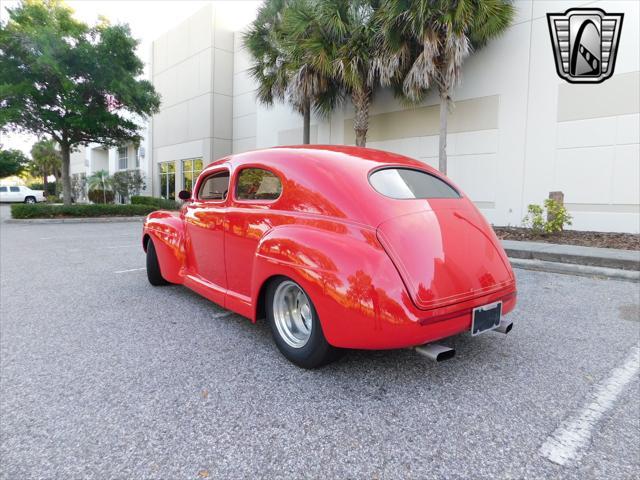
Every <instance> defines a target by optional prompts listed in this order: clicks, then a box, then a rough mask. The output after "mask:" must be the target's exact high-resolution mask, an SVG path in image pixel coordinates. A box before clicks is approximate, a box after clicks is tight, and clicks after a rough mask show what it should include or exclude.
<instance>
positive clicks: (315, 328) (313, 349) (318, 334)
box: [265, 277, 336, 368]
mask: <svg viewBox="0 0 640 480" xmlns="http://www.w3.org/2000/svg"><path fill="white" fill-rule="evenodd" d="M284 281H292V282H293V281H294V280H292V279H290V278H287V277H276V278H274V279H272V280H271V282H270V283H269V285H268V286H267V291H266V295H265V301H266V305H265V311H266V314H267V319H268V321H269V325H270V326H271V332H272V334H273V339H274V341H275V343H276V346H277V347H278V350H280V352H281V353H282V354H283V355H284V356H285V357H286V358H287V359H288V360H289V361H291V362H292V363H294V364H296V365H298V366H299V367H302V368H316V367H319V366H322V365H325V364H326V363H329V362H330V361H332V360H333V359H334V358H335V356H336V355H335V353H336V352H335V350H336V349H335V348H334V347H332V346H331V345H329V343H328V342H327V340H326V338H325V336H324V333H323V331H322V325H321V324H320V317H319V316H318V312H317V311H316V307H315V305H314V304H313V300H312V299H311V297H310V296H309V294H308V293H307V292H306V291H305V290H304V288H302V286H300V285H299V284H298V283H297V282H296V285H298V287H300V289H302V291H303V292H304V294H305V295H306V296H307V298H308V299H309V305H310V307H311V312H312V314H313V323H312V326H311V336H310V337H309V340H308V341H307V343H306V344H305V345H304V346H303V347H301V348H294V347H292V346H290V345H288V344H287V342H285V341H284V339H283V338H282V337H281V336H280V332H279V331H278V328H277V327H276V323H275V318H274V315H273V298H274V295H275V292H276V289H277V288H278V286H279V285H280V284H281V283H282V282H284Z"/></svg>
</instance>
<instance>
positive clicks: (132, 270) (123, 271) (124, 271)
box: [113, 267, 147, 273]
mask: <svg viewBox="0 0 640 480" xmlns="http://www.w3.org/2000/svg"><path fill="white" fill-rule="evenodd" d="M146 269H147V268H146V267H142V268H130V269H129V270H118V271H116V272H113V273H129V272H139V271H140V270H146Z"/></svg>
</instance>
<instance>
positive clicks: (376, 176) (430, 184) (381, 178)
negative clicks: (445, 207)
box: [369, 168, 460, 200]
mask: <svg viewBox="0 0 640 480" xmlns="http://www.w3.org/2000/svg"><path fill="white" fill-rule="evenodd" d="M369 182H370V183H371V186H372V187H373V188H375V190H376V191H377V192H378V193H381V194H382V195H384V196H386V197H390V198H396V199H400V200H405V199H415V198H460V194H459V193H458V192H457V191H456V190H454V188H453V187H451V186H450V185H449V184H448V183H446V182H444V181H442V180H440V179H439V178H437V177H435V176H433V175H431V174H429V173H427V172H423V171H421V170H414V169H412V168H383V169H382V170H377V171H375V172H373V173H372V174H371V175H369Z"/></svg>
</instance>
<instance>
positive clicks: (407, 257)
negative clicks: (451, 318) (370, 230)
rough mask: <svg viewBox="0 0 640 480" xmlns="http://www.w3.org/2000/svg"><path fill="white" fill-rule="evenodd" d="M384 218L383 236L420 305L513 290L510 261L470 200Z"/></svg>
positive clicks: (441, 203)
mask: <svg viewBox="0 0 640 480" xmlns="http://www.w3.org/2000/svg"><path fill="white" fill-rule="evenodd" d="M427 203H428V205H429V206H428V208H426V209H425V210H422V211H418V212H415V213H410V214H406V215H402V216H398V217H394V218H391V219H388V220H386V221H384V222H382V223H381V224H380V225H379V226H378V229H377V235H378V239H379V240H380V243H382V245H383V247H384V248H385V250H386V251H387V253H388V254H389V256H390V257H391V260H392V261H393V262H394V264H395V266H396V268H397V269H398V271H399V273H400V275H401V276H402V279H403V281H404V283H405V285H406V287H407V290H408V291H409V294H410V295H411V298H412V300H413V302H414V303H415V305H416V306H417V307H418V308H421V309H425V310H429V309H433V308H439V307H443V306H446V305H450V304H454V303H459V302H464V301H467V300H470V299H472V298H474V297H479V296H484V295H489V294H492V293H495V292H498V291H501V290H505V291H506V290H508V289H509V288H510V287H512V286H513V284H514V277H513V272H512V270H511V267H510V264H509V261H508V259H507V257H506V255H505V253H504V250H503V249H502V247H501V245H500V244H499V241H498V239H497V238H496V236H495V234H494V233H493V230H492V229H491V227H490V226H489V225H488V224H487V222H486V221H485V220H484V218H483V217H482V215H481V214H480V213H479V212H478V210H477V209H476V208H475V207H474V206H473V205H472V204H471V202H470V201H469V200H467V199H456V200H437V201H433V200H432V201H428V202H427Z"/></svg>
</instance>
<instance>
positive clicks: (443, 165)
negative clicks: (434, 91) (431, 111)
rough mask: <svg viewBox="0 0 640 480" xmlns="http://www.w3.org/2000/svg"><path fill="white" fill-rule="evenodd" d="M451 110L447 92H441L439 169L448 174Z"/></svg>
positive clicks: (442, 90)
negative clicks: (448, 126) (448, 116)
mask: <svg viewBox="0 0 640 480" xmlns="http://www.w3.org/2000/svg"><path fill="white" fill-rule="evenodd" d="M448 108H449V95H448V92H447V90H444V89H441V90H440V141H439V147H440V148H439V151H438V169H439V170H440V171H441V172H442V173H443V174H444V175H446V174H447V114H448V113H449V112H448Z"/></svg>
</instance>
